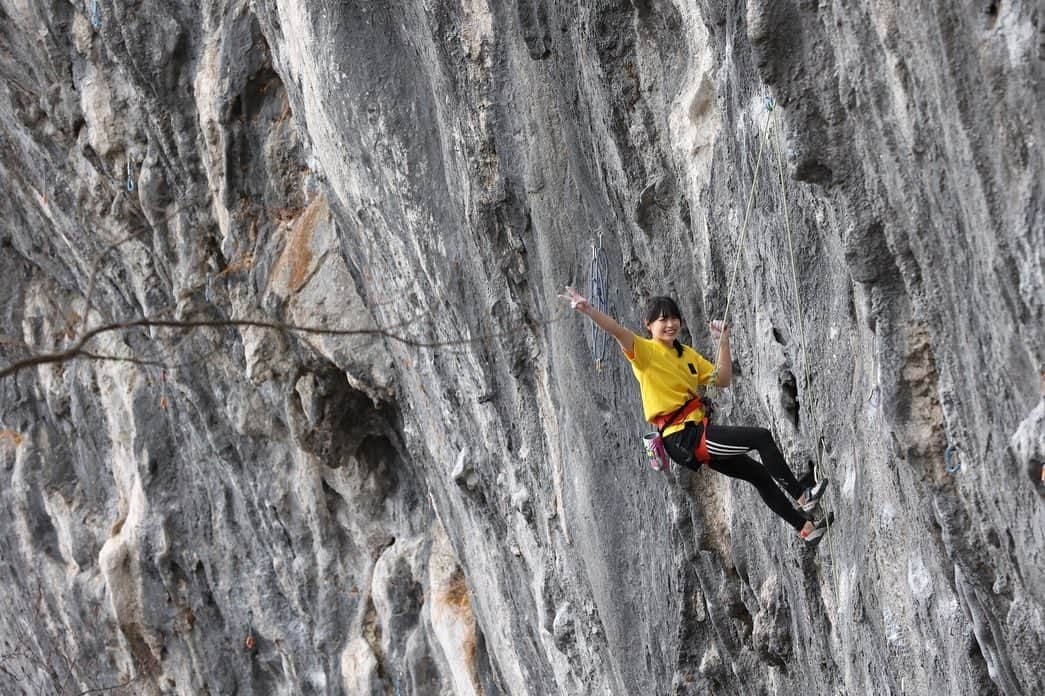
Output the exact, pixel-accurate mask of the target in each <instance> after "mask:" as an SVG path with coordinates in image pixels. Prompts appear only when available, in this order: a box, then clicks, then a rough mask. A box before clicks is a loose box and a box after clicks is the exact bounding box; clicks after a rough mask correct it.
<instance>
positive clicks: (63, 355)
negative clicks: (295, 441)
mask: <svg viewBox="0 0 1045 696" xmlns="http://www.w3.org/2000/svg"><path fill="white" fill-rule="evenodd" d="M561 320H562V316H561V313H560V314H559V316H556V317H553V318H552V319H545V320H540V321H536V322H531V323H528V324H527V325H526V326H524V327H520V328H517V329H511V330H508V331H502V332H499V333H492V334H482V335H479V336H473V337H471V338H460V339H450V340H446V341H417V340H414V339H412V338H407V337H406V336H400V335H398V334H395V333H392V332H391V331H388V330H386V329H328V328H324V327H321V326H298V325H295V324H284V323H281V322H274V321H262V320H257V319H214V320H190V321H179V320H175V319H156V318H143V319H135V320H132V321H126V322H117V323H112V324H104V325H102V326H96V327H94V328H93V329H91V330H90V331H87V332H86V333H84V334H83V335H82V336H81V337H80V339H79V340H78V341H77V342H76V343H74V344H73V345H72V346H70V347H69V348H67V349H66V350H61V351H58V352H55V353H40V354H37V355H32V356H30V357H28V358H26V359H25V360H20V361H18V362H15V363H12V364H10V365H8V366H7V367H5V368H3V369H2V370H0V380H2V379H4V378H6V377H10V376H11V375H14V374H16V373H18V372H21V371H22V370H26V369H28V368H31V367H37V366H39V365H48V364H52V363H62V362H68V361H70V360H74V359H77V358H83V357H88V358H91V357H96V356H95V354H94V353H90V352H88V351H87V350H86V346H87V344H88V343H89V342H90V341H91V340H92V339H93V338H95V337H96V336H100V335H102V334H105V333H112V332H114V331H126V330H127V329H136V328H166V329H199V328H228V327H237V326H242V327H248V328H258V329H270V330H273V331H285V332H288V333H303V334H311V335H323V336H381V337H382V338H387V339H389V340H391V341H395V342H397V343H402V344H404V345H407V346H411V347H414V348H444V347H446V346H457V345H464V344H468V343H479V342H482V341H486V340H490V339H495V338H502V337H504V336H510V335H512V334H516V333H519V332H521V331H525V330H529V329H532V328H536V327H537V326H544V325H548V324H553V323H555V322H557V321H561ZM97 357H99V358H100V357H101V356H97ZM134 360H135V359H128V361H129V362H133V361H134Z"/></svg>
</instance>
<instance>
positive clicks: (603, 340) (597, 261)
mask: <svg viewBox="0 0 1045 696" xmlns="http://www.w3.org/2000/svg"><path fill="white" fill-rule="evenodd" d="M608 275H609V262H608V261H607V260H606V252H605V251H604V250H603V248H602V232H599V236H598V239H597V241H595V242H592V245H591V288H590V289H591V292H590V293H589V294H588V303H589V304H590V305H591V306H592V307H593V308H595V309H597V310H599V311H600V312H602V313H603V314H608V313H609V301H608V299H607V297H606V276H608ZM609 340H610V336H609V334H607V333H606V332H605V331H601V330H600V329H599V327H598V326H596V325H595V324H594V323H592V325H591V353H592V358H593V359H594V360H595V369H596V371H598V372H602V366H603V362H604V361H605V360H606V351H607V349H608V347H609Z"/></svg>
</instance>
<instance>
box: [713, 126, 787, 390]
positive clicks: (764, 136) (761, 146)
mask: <svg viewBox="0 0 1045 696" xmlns="http://www.w3.org/2000/svg"><path fill="white" fill-rule="evenodd" d="M770 115H771V111H767V113H766V121H765V123H764V124H763V125H762V132H761V134H760V135H759V141H758V157H757V158H756V159H755V173H754V175H753V176H752V177H751V186H750V188H749V190H748V195H747V206H746V208H745V210H744V222H743V223H742V224H741V226H740V240H739V241H738V242H737V252H736V254H735V255H734V260H733V272H732V273H730V276H729V286H728V289H727V290H726V310H725V311H724V312H723V313H722V328H723V332H724V331H725V328H726V326H728V324H727V321H728V319H729V308H730V306H731V305H732V303H733V289H734V288H735V287H736V282H737V271H738V270H740V254H741V252H743V251H744V241H745V240H746V239H747V230H748V222H749V221H750V220H751V208H752V206H753V204H754V202H755V182H757V181H758V173H759V171H761V169H762V153H763V152H764V151H765V145H766V140H768V138H769V130H768V127H767V126H768V125H769V117H770ZM724 337H725V333H720V334H719V336H718V343H717V345H716V346H715V369H714V371H713V372H712V373H711V382H710V384H709V386H708V389H707V391H708V392H709V393H710V394H714V393H715V391H714V390H715V380H716V379H717V377H718V367H719V365H718V360H719V356H720V355H721V352H722V339H723V338H724Z"/></svg>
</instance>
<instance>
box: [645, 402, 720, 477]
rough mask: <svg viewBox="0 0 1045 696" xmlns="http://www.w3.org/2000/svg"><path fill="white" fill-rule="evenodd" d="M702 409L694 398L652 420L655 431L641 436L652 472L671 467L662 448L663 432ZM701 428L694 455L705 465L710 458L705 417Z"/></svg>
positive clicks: (663, 447)
mask: <svg viewBox="0 0 1045 696" xmlns="http://www.w3.org/2000/svg"><path fill="white" fill-rule="evenodd" d="M703 407H704V402H703V401H701V399H700V397H699V396H694V397H693V398H691V399H690V400H689V401H687V402H686V403H684V404H682V406H680V407H679V408H678V409H677V410H676V411H675V412H674V413H672V414H670V415H662V416H657V417H655V418H654V419H653V422H652V424H653V426H654V427H655V428H656V430H654V431H651V432H648V433H645V434H644V435H643V436H642V446H643V448H644V449H645V450H646V459H647V461H648V462H649V465H650V467H652V468H653V470H654V471H667V470H668V468H669V467H670V466H671V457H670V456H669V455H668V452H667V449H666V448H665V446H664V430H665V429H666V428H667V427H668V426H669V425H678V424H680V423H684V422H685V420H686V417H687V416H689V414H691V413H693V412H694V411H696V410H697V409H699V408H703ZM703 427H704V431H703V432H702V433H701V435H700V443H699V444H698V445H697V448H696V451H695V452H694V455H695V456H696V457H697V461H699V462H700V463H701V464H707V463H708V462H709V461H710V460H711V458H710V456H709V455H708V445H707V429H708V419H707V417H706V416H705V417H704V424H703Z"/></svg>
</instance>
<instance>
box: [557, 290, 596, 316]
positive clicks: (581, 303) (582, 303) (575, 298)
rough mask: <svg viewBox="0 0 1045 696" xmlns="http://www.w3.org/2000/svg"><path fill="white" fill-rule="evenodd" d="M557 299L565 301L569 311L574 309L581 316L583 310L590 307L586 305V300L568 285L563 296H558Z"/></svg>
mask: <svg viewBox="0 0 1045 696" xmlns="http://www.w3.org/2000/svg"><path fill="white" fill-rule="evenodd" d="M559 299H561V300H566V301H567V302H569V303H570V309H576V310H577V311H578V312H580V313H581V314H583V313H584V310H586V309H588V307H589V306H590V305H589V304H588V299H587V298H586V297H584V296H583V295H581V294H580V293H579V292H577V291H576V290H574V289H573V288H572V287H570V286H569V285H567V286H566V292H565V293H564V294H562V293H561V294H560V295H559Z"/></svg>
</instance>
